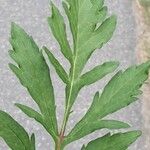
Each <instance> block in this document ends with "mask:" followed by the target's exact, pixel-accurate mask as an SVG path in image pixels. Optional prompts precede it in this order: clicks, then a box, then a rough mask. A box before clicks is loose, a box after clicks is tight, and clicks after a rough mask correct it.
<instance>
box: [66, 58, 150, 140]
mask: <svg viewBox="0 0 150 150" xmlns="http://www.w3.org/2000/svg"><path fill="white" fill-rule="evenodd" d="M149 69H150V61H148V62H146V63H143V64H141V65H139V66H133V67H130V68H128V69H127V70H125V71H124V72H119V73H117V74H116V75H115V76H114V77H113V78H112V79H111V80H110V82H109V83H108V84H107V85H106V87H105V88H104V90H103V92H102V94H101V96H99V93H98V92H97V93H96V94H95V96H94V100H93V102H92V105H91V107H90V108H89V110H88V112H87V113H86V114H85V116H84V117H83V118H82V119H81V120H80V122H78V123H77V124H76V126H75V127H74V128H73V129H72V131H71V132H70V133H69V135H68V137H67V138H66V141H69V142H72V141H74V140H77V139H79V138H81V137H83V136H85V135H87V133H91V128H92V127H91V128H88V126H89V125H91V124H92V123H93V122H95V121H96V120H98V119H102V118H104V117H105V116H107V115H109V114H111V113H113V112H116V111H118V110H119V109H121V108H123V107H126V106H128V105H129V104H130V103H132V102H134V101H135V100H136V99H137V96H139V94H141V91H140V87H141V86H142V85H143V84H144V82H145V81H146V80H147V78H148V72H149ZM86 128H87V129H86ZM83 129H84V130H85V132H84V130H83ZM96 129H98V128H96ZM86 130H87V131H86ZM93 131H95V128H94V126H93ZM78 133H83V134H82V135H80V134H78Z"/></svg>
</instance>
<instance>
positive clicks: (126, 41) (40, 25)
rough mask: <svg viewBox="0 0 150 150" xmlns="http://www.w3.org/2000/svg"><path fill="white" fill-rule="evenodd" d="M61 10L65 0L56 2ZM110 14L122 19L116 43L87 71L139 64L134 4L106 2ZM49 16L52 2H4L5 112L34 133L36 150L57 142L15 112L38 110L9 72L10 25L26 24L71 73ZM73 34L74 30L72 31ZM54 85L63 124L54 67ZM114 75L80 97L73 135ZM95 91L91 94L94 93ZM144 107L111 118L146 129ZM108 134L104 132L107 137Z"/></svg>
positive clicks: (0, 74)
mask: <svg viewBox="0 0 150 150" xmlns="http://www.w3.org/2000/svg"><path fill="white" fill-rule="evenodd" d="M56 3H57V4H58V5H59V6H60V0H56ZM107 4H108V6H109V9H110V13H115V14H116V15H117V16H118V25H117V29H116V32H115V34H114V36H113V38H112V40H111V41H110V42H109V43H108V44H107V45H105V46H104V48H102V49H101V50H97V51H96V52H95V53H94V54H93V56H92V58H91V59H90V60H89V63H88V64H87V66H86V69H85V71H86V70H88V69H90V68H92V67H93V66H95V65H96V64H99V63H102V62H104V61H105V60H119V61H120V63H121V65H120V68H126V67H127V66H129V65H131V64H134V63H135V62H136V59H135V52H134V49H135V41H136V33H135V30H136V27H135V21H134V17H133V13H132V1H131V0H107ZM49 14H50V12H49V6H48V0H13V1H12V0H0V52H1V53H0V109H2V110H6V111H7V112H9V113H10V114H11V115H12V116H13V117H14V118H15V119H16V120H17V121H19V122H20V123H21V125H23V126H24V127H25V129H26V130H27V131H28V132H29V133H32V132H35V134H36V145H37V150H53V148H52V146H53V143H52V139H51V138H50V137H49V135H48V134H47V133H46V132H45V130H44V129H43V128H42V127H41V126H40V125H38V123H36V122H35V121H34V120H32V119H29V118H28V117H27V116H25V115H24V114H23V113H22V112H21V111H20V110H18V109H17V108H15V106H14V105H13V104H14V103H16V102H17V103H22V104H26V105H28V106H32V107H33V108H35V109H36V108H37V106H36V105H35V103H34V102H33V101H32V99H31V97H30V96H29V95H28V93H27V91H26V90H25V89H24V88H23V87H22V86H21V85H20V83H19V82H18V80H17V78H16V77H15V75H14V74H13V73H12V72H11V71H10V70H9V68H8V63H9V62H10V58H9V56H8V50H9V49H10V45H9V43H8V38H9V32H10V23H11V21H15V22H16V23H18V24H19V25H21V26H22V27H23V28H24V29H25V30H26V31H27V32H28V33H30V34H31V35H32V36H33V37H34V38H35V40H36V42H37V43H38V44H39V46H40V47H42V46H43V45H46V46H48V47H49V48H51V49H52V50H53V53H54V54H55V55H56V56H57V57H58V58H59V60H60V61H61V62H62V64H63V65H64V66H65V67H66V68H67V66H68V64H67V62H66V61H65V60H64V58H63V56H62V55H61V53H60V52H59V47H58V45H57V43H56V41H55V40H54V38H53V37H52V35H51V34H50V33H49V31H48V25H47V22H46V17H47V16H48V15H49ZM68 33H69V31H68ZM51 74H52V79H53V84H54V87H55V93H56V94H55V95H56V99H57V106H58V108H59V110H58V111H57V112H58V119H59V120H60V122H61V120H62V113H63V111H64V110H63V105H64V85H63V84H62V82H61V81H60V80H59V78H58V77H57V75H56V73H55V71H54V68H51ZM110 77H111V76H109V77H107V78H105V79H104V80H103V81H99V82H98V83H96V84H94V85H92V86H89V87H87V88H84V89H83V90H82V91H81V93H80V95H79V97H78V103H76V104H75V106H74V113H73V114H72V116H71V118H70V123H69V124H68V131H69V129H71V127H72V126H73V125H74V124H75V123H76V122H77V121H78V120H79V119H80V118H81V117H82V116H83V114H84V113H85V111H86V110H87V108H88V107H89V105H90V103H91V100H92V97H93V95H94V93H95V91H97V90H102V87H103V86H104V85H105V84H106V82H107V81H108V79H110ZM91 89H92V90H91ZM140 107H141V105H140V102H136V103H135V104H133V105H131V106H129V107H128V108H126V109H123V110H121V111H120V113H119V112H118V113H115V114H114V115H112V117H113V118H117V119H120V120H123V121H127V122H128V123H129V124H131V125H132V126H133V128H134V129H142V116H141V114H140ZM105 132H107V131H104V130H103V131H102V134H104V133H105ZM100 133H101V132H96V133H94V134H92V135H90V136H88V137H86V138H84V139H81V140H79V141H77V142H75V143H73V144H70V146H68V147H67V148H66V149H67V150H79V149H80V148H81V146H82V144H83V143H85V144H86V143H87V142H88V141H90V140H91V139H93V138H95V137H98V136H100V135H101V134H100ZM143 141H144V139H142V138H141V139H140V140H138V142H136V144H134V145H132V146H131V147H130V149H131V150H145V149H144V148H142V146H140V145H143ZM8 149H9V148H8V147H7V146H6V144H5V143H4V142H3V141H2V140H1V141H0V150H8Z"/></svg>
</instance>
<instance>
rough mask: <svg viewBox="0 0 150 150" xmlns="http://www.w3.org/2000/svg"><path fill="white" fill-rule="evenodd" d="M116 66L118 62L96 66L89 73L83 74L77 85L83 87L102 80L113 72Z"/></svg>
mask: <svg viewBox="0 0 150 150" xmlns="http://www.w3.org/2000/svg"><path fill="white" fill-rule="evenodd" d="M118 65H119V63H118V62H105V63H104V64H102V65H98V66H96V67H95V68H94V69H92V70H91V71H89V72H87V73H85V74H83V75H82V76H81V78H80V80H79V84H80V85H81V86H82V87H83V86H85V85H90V84H92V83H94V82H96V81H98V80H100V79H102V78H103V77H105V76H106V75H107V74H109V73H111V72H113V71H114V70H115V69H116V68H117V67H118Z"/></svg>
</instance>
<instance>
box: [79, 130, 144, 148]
mask: <svg viewBox="0 0 150 150" xmlns="http://www.w3.org/2000/svg"><path fill="white" fill-rule="evenodd" d="M139 136H141V132H140V131H130V132H126V133H117V134H114V135H111V134H107V135H105V136H103V137H101V138H98V139H96V140H94V141H91V142H90V143H88V145H87V146H86V147H85V146H83V148H82V150H110V149H111V150H126V149H127V148H128V147H129V146H130V145H131V144H132V143H133V142H135V141H136V140H137V138H138V137H139Z"/></svg>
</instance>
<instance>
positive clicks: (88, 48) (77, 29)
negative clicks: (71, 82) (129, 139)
mask: <svg viewBox="0 0 150 150" xmlns="http://www.w3.org/2000/svg"><path fill="white" fill-rule="evenodd" d="M67 3H68V5H69V6H68V5H67ZM67 3H66V2H63V6H64V9H65V11H66V14H67V16H68V19H69V22H70V26H71V31H72V33H73V38H74V56H75V58H74V73H75V75H74V76H75V77H74V78H77V77H78V76H79V75H80V73H81V71H82V70H83V67H84V65H85V64H86V62H87V60H88V58H89V57H90V55H91V54H92V53H93V52H94V50H95V49H97V48H100V47H102V45H103V44H105V43H106V42H108V40H109V39H110V38H111V37H112V34H113V32H114V29H115V27H116V17H115V16H111V17H109V18H108V19H104V18H106V14H107V13H106V7H103V0H99V1H92V2H91V0H86V1H85V0H67ZM97 25H98V27H97Z"/></svg>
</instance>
